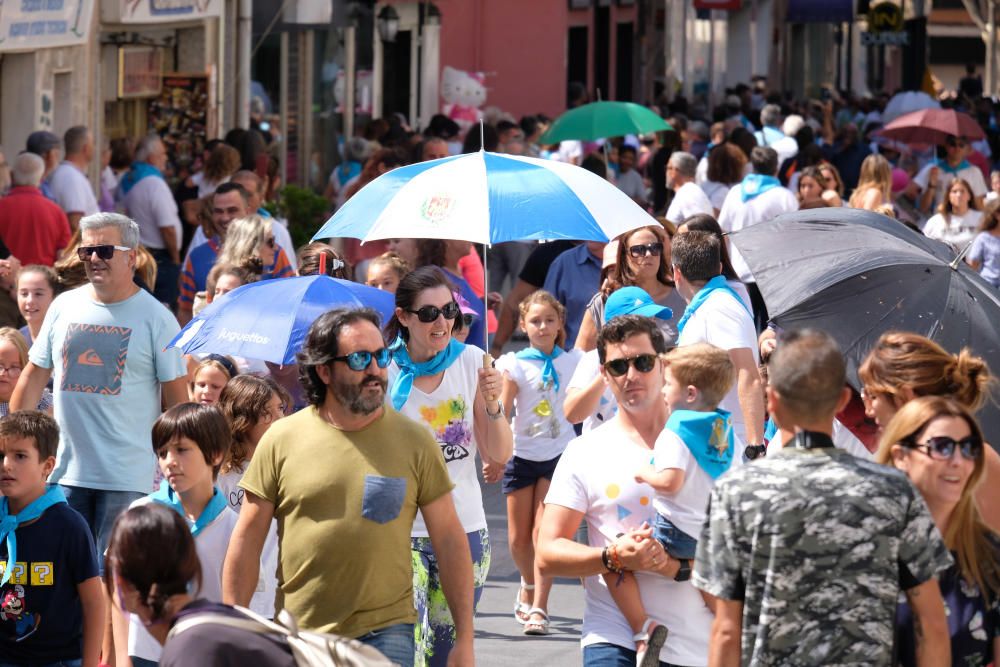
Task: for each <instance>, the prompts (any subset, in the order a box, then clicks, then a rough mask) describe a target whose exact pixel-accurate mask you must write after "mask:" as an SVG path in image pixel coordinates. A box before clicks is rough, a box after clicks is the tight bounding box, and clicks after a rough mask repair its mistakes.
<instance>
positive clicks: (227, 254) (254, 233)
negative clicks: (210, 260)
mask: <svg viewBox="0 0 1000 667" xmlns="http://www.w3.org/2000/svg"><path fill="white" fill-rule="evenodd" d="M215 261H216V263H217V264H232V265H233V266H240V267H244V268H252V267H259V268H260V270H261V271H262V275H261V278H262V279H263V280H267V279H269V278H289V277H291V276H294V275H295V271H294V270H293V269H292V265H291V263H290V262H289V261H288V257H287V256H286V255H285V251H284V250H282V249H281V247H280V246H279V245H278V243H277V241H276V240H275V238H274V232H273V230H272V228H271V219H270V218H264V217H262V216H259V215H248V216H247V217H245V218H237V219H236V220H233V221H232V222H230V223H229V227H227V228H226V240H225V241H224V242H223V244H222V248H221V249H220V250H219V256H218V258H217V259H216V260H215Z"/></svg>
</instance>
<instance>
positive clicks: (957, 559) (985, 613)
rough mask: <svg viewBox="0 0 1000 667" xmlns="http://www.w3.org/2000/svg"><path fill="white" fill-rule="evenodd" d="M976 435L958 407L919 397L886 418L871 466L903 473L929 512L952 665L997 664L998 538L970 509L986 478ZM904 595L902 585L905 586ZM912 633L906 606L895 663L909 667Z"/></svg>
mask: <svg viewBox="0 0 1000 667" xmlns="http://www.w3.org/2000/svg"><path fill="white" fill-rule="evenodd" d="M986 447H988V446H986V445H984V443H983V434H982V431H981V430H980V428H979V424H978V423H976V420H975V419H974V418H973V416H972V414H971V413H970V412H969V410H968V409H966V407H965V406H963V405H962V404H961V403H959V402H958V401H956V400H954V399H951V398H944V397H942V396H925V397H923V398H918V399H915V400H912V401H910V402H909V403H907V404H906V405H904V406H903V407H902V408H901V409H900V410H899V412H897V413H896V416H895V417H893V418H892V421H891V422H889V424H888V426H887V427H886V428H885V432H884V433H883V435H882V440H881V442H880V444H879V449H878V453H877V454H876V460H877V461H878V462H879V463H884V464H886V465H891V466H893V467H895V468H897V469H899V470H902V471H903V472H904V473H905V474H906V476H907V477H908V478H909V479H910V481H911V482H912V483H913V485H914V486H915V487H916V489H917V490H918V491H920V494H921V495H922V496H923V498H924V500H925V501H926V502H927V508H928V509H929V510H930V514H931V518H932V519H933V521H934V524H935V525H936V526H937V529H938V531H939V532H940V533H941V535H942V537H944V543H945V546H947V547H948V550H949V551H951V553H952V556H953V557H954V563H953V564H952V565H951V567H949V568H948V569H946V570H944V571H942V572H940V573H939V574H938V583H939V585H940V588H941V597H942V598H944V603H945V607H946V610H947V617H948V630H949V635H950V637H951V656H952V664H954V665H988V664H990V663H996V662H997V660H998V659H1000V642H997V641H996V637H997V635H998V633H1000V597H998V596H1000V539H998V537H997V536H996V535H995V534H994V533H993V532H992V531H991V530H990V529H989V528H988V527H987V526H986V524H985V523H984V522H983V520H982V518H981V517H980V515H979V510H978V509H977V508H976V498H975V490H976V488H977V486H979V485H980V484H981V483H982V481H983V478H984V476H985V463H984V453H983V452H984V448H986ZM904 588H905V582H904ZM918 633H919V629H918V628H915V627H914V623H913V613H912V611H911V609H910V605H909V602H908V601H906V602H901V603H900V605H899V607H898V609H897V613H896V642H895V643H896V647H897V651H898V656H897V660H898V663H899V664H901V665H903V666H904V667H909V666H910V665H916V664H917V659H916V654H915V648H916V645H917V643H918V639H919V635H918Z"/></svg>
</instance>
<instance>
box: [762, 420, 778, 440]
mask: <svg viewBox="0 0 1000 667" xmlns="http://www.w3.org/2000/svg"><path fill="white" fill-rule="evenodd" d="M777 434H778V425H777V424H775V423H774V420H773V419H768V420H767V421H766V422H764V442H765V443H767V444H770V442H771V438H773V437H774V436H775V435H777Z"/></svg>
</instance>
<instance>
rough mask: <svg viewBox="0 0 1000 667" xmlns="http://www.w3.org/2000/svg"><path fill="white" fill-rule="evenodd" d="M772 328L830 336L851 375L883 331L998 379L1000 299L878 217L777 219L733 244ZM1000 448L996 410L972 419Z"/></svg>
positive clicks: (940, 248) (946, 249) (847, 213)
mask: <svg viewBox="0 0 1000 667" xmlns="http://www.w3.org/2000/svg"><path fill="white" fill-rule="evenodd" d="M731 239H732V242H733V243H735V244H736V247H737V248H738V249H739V251H740V253H741V254H742V255H743V258H744V259H745V260H746V262H747V265H748V266H749V267H750V270H751V271H752V272H753V275H754V278H755V279H756V281H757V286H758V287H759V288H760V291H761V294H762V295H763V297H764V302H765V304H766V305H767V310H768V313H769V314H770V317H771V320H772V321H774V322H775V323H776V324H777V325H778V326H780V327H782V328H785V329H791V328H795V327H804V326H810V327H816V328H819V329H823V330H825V331H827V332H829V333H830V334H831V335H832V336H833V337H834V338H836V340H837V342H838V343H839V344H840V346H841V349H843V351H844V355H845V356H846V358H847V366H848V377H849V378H850V381H851V383H852V384H853V385H854V386H855V388H858V389H860V384H859V382H858V377H857V371H858V367H859V366H860V365H861V362H862V361H864V359H865V357H866V356H867V355H868V352H869V351H870V350H871V349H872V347H873V346H874V345H875V342H876V341H877V340H878V338H879V336H881V335H882V334H883V333H885V332H886V331H891V330H901V331H912V332H914V333H918V334H921V335H923V336H927V337H928V338H930V339H932V340H934V341H937V343H938V344H940V345H941V346H942V347H943V348H945V349H946V350H948V351H950V352H958V351H959V350H960V349H962V348H963V347H969V348H970V349H971V350H972V351H973V353H975V354H977V355H979V356H981V357H983V358H984V359H985V360H986V361H987V363H989V365H990V368H992V369H993V370H994V372H996V371H1000V328H998V324H1000V293H998V292H997V290H996V289H994V288H993V286H991V285H990V284H989V283H987V282H986V281H985V280H983V279H982V278H981V277H980V276H979V274H978V273H976V272H975V271H973V270H972V269H971V268H970V267H968V266H967V265H966V264H965V263H964V262H962V261H961V260H960V259H959V258H958V257H957V256H956V254H955V252H954V251H953V250H952V249H951V247H950V246H948V245H946V244H944V243H941V242H940V241H934V240H931V239H928V238H927V237H925V236H923V235H922V234H919V233H917V232H915V231H913V230H911V229H910V228H908V227H906V226H905V225H903V224H902V223H900V222H897V221H895V220H891V219H889V218H886V217H885V216H882V215H878V214H876V213H871V212H869V211H863V210H858V209H849V208H825V209H812V210H807V211H799V212H796V213H789V214H787V215H782V216H779V217H777V218H775V219H774V220H771V221H769V222H765V223H760V224H757V225H754V226H752V227H748V228H745V229H742V230H740V231H739V232H736V233H735V234H733V235H732V237H731ZM978 417H979V419H980V422H981V423H982V425H983V428H984V429H985V430H986V431H987V432H988V433H991V434H993V435H992V436H991V438H992V440H993V441H996V440H997V438H1000V435H997V433H1000V408H998V407H997V405H996V404H995V403H994V402H993V401H988V402H987V404H986V406H985V407H984V408H983V409H982V411H980V413H979V415H978Z"/></svg>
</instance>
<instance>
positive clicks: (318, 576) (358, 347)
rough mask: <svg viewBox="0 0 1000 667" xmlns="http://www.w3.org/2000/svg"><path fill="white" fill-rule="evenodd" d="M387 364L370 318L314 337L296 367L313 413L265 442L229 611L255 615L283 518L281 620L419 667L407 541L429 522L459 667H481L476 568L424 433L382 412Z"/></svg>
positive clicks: (345, 321)
mask: <svg viewBox="0 0 1000 667" xmlns="http://www.w3.org/2000/svg"><path fill="white" fill-rule="evenodd" d="M388 364H389V354H388V350H386V349H385V343H384V341H383V339H382V334H381V331H380V329H379V318H378V315H377V314H376V313H375V312H374V311H371V310H367V309H355V310H349V309H338V310H333V311H330V312H328V313H325V314H324V315H322V316H321V317H320V318H319V319H318V320H316V322H315V323H314V324H313V325H312V327H311V328H310V329H309V334H308V337H307V339H306V343H305V346H304V348H303V352H302V354H301V355H300V358H299V368H300V371H301V372H302V382H303V386H304V388H305V389H306V393H307V395H308V397H309V401H310V403H311V406H310V407H308V408H306V409H304V410H301V411H300V412H298V413H296V414H294V415H292V416H291V417H288V418H286V419H282V420H280V421H278V422H276V423H275V424H274V426H272V427H271V428H270V429H269V430H268V431H267V433H265V435H264V437H263V438H262V439H261V441H260V444H259V445H258V446H257V450H256V452H254V454H253V458H252V460H251V462H250V466H249V468H248V469H247V471H246V474H245V475H244V477H243V480H242V482H240V486H241V487H242V488H243V489H244V490H245V491H246V497H245V498H244V502H243V508H242V511H241V512H240V519H239V523H238V524H237V526H236V529H235V531H233V535H232V538H231V540H230V544H229V551H228V553H227V554H226V562H225V566H224V568H223V574H222V585H223V598H224V600H225V602H226V603H228V604H241V605H246V604H247V603H249V601H250V598H251V596H252V595H253V592H254V588H255V586H256V584H257V579H258V574H259V569H260V554H261V550H262V548H263V546H264V540H265V538H266V536H267V532H268V529H269V527H270V525H271V520H272V518H276V519H277V521H278V543H279V562H278V572H277V576H278V584H279V587H278V593H277V596H276V598H275V607H276V611H277V610H280V609H282V608H285V609H288V610H289V611H290V612H292V614H294V615H295V617H296V618H297V619H298V622H299V624H300V625H301V626H302V627H304V628H308V629H313V630H319V631H323V632H335V633H337V634H341V635H346V636H349V637H356V638H358V639H360V640H361V641H363V642H365V643H367V644H370V645H372V646H374V647H375V648H377V649H379V650H380V651H382V652H383V653H385V654H386V657H388V658H389V659H391V660H393V661H394V662H398V663H399V664H401V665H404V666H406V665H412V664H413V661H414V644H413V623H414V621H415V620H416V612H415V611H414V608H413V585H412V579H413V570H412V565H411V560H410V529H411V527H412V525H413V519H414V517H415V516H416V513H417V510H418V509H419V510H420V511H421V512H422V513H423V516H424V520H425V521H426V523H427V529H428V531H429V532H430V537H431V541H432V543H433V545H434V551H435V553H437V554H439V556H438V558H439V560H440V570H441V581H442V585H443V588H444V593H445V597H446V598H447V600H448V606H449V608H450V609H451V613H452V616H453V617H454V619H455V630H456V642H455V648H454V649H452V652H451V654H450V655H449V664H450V665H471V664H473V652H472V636H473V628H472V598H473V595H472V565H471V563H472V557H471V555H470V554H469V545H468V541H467V539H466V536H465V532H464V530H463V528H462V526H461V524H460V523H459V521H458V516H457V515H456V514H455V507H454V505H453V504H452V499H451V493H449V492H450V491H451V489H452V486H453V485H452V483H451V480H450V478H449V476H448V471H447V469H446V468H445V464H444V461H443V459H442V458H441V452H440V450H439V449H438V446H437V443H435V442H434V439H433V438H432V437H431V436H430V435H429V434H428V433H427V431H426V429H424V428H423V427H422V426H421V425H420V424H417V423H416V422H414V421H411V420H410V419H409V418H407V417H404V416H403V415H400V414H399V413H397V412H395V411H394V410H392V409H390V408H387V407H386V406H385V388H386V384H387V372H386V369H385V366H388Z"/></svg>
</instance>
